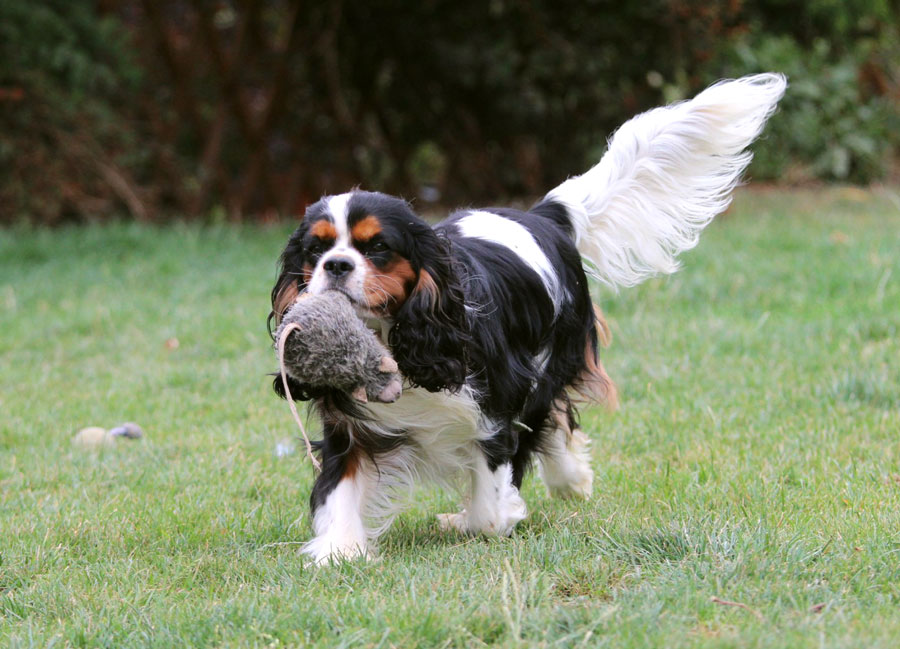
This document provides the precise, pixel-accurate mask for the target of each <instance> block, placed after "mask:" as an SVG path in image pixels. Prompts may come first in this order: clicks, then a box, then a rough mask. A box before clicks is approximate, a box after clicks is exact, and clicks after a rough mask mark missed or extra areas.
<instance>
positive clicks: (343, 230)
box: [328, 192, 352, 248]
mask: <svg viewBox="0 0 900 649" xmlns="http://www.w3.org/2000/svg"><path fill="white" fill-rule="evenodd" d="M351 196H352V194H350V193H349V192H348V193H346V194H338V195H337V196H331V197H329V199H328V211H329V212H330V213H331V218H332V219H333V220H334V228H335V230H337V241H335V247H338V248H340V247H344V246H348V245H350V228H349V225H348V224H347V219H348V218H349V215H348V213H347V212H348V204H349V203H350V197H351Z"/></svg>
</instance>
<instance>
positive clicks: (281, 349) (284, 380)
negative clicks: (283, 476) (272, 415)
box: [278, 322, 322, 473]
mask: <svg viewBox="0 0 900 649" xmlns="http://www.w3.org/2000/svg"><path fill="white" fill-rule="evenodd" d="M298 329H300V325H298V324H297V323H296V322H292V323H290V324H288V325H285V327H284V330H283V331H282V332H281V337H280V338H279V339H278V368H279V369H280V370H281V383H282V385H284V396H285V397H287V402H288V405H289V406H290V407H291V414H292V415H294V421H296V422H297V426H299V427H300V434H301V435H303V441H304V442H306V457H308V458H309V461H310V462H312V465H313V466H314V467H315V468H316V471H318V472H319V473H321V472H322V465H321V464H320V463H319V461H318V460H317V459H316V456H315V455H313V449H312V444H310V443H309V437H307V436H306V428H304V426H303V422H302V421H300V415H299V414H298V413H297V406H295V405H294V400H293V399H292V398H291V389H290V388H289V387H288V380H287V372H286V371H285V369H284V343H285V341H286V340H287V338H288V336H290V335H291V333H293V332H294V331H295V330H298Z"/></svg>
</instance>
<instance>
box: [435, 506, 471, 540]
mask: <svg viewBox="0 0 900 649" xmlns="http://www.w3.org/2000/svg"><path fill="white" fill-rule="evenodd" d="M437 520H438V527H440V528H441V531H444V532H450V531H452V530H456V531H457V532H462V533H463V534H468V533H469V519H468V517H467V516H466V510H465V509H464V510H462V511H461V512H459V513H458V514H438V515H437Z"/></svg>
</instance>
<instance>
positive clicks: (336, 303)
mask: <svg viewBox="0 0 900 649" xmlns="http://www.w3.org/2000/svg"><path fill="white" fill-rule="evenodd" d="M282 337H284V338H285V339H284V341H283V345H284V354H283V361H281V362H283V364H284V369H285V370H286V372H287V373H288V374H289V375H290V376H291V377H293V378H294V379H296V380H297V381H300V382H302V383H306V384H309V385H313V386H316V387H331V388H335V389H338V390H341V391H344V392H348V393H350V394H352V395H353V397H355V398H356V400H357V401H361V402H363V403H366V402H368V401H369V400H370V399H371V400H374V401H381V402H383V403H393V402H394V401H396V400H397V399H399V398H400V393H401V392H402V391H403V385H402V382H401V379H400V375H399V374H398V372H397V363H396V361H394V359H393V358H391V355H390V352H388V350H387V349H386V348H385V346H384V345H383V344H382V343H381V341H380V340H379V339H378V338H377V337H376V335H375V333H374V332H373V331H372V330H370V329H369V328H368V327H366V325H365V323H364V322H363V321H362V320H361V319H360V318H359V316H358V315H357V314H356V311H355V310H354V309H353V306H352V305H351V304H350V300H349V298H348V297H347V296H346V295H344V294H343V293H341V292H339V291H326V292H325V293H322V294H320V295H309V294H308V293H304V294H302V295H301V296H300V297H299V298H298V299H297V301H296V302H294V304H293V306H291V308H290V309H288V311H287V313H285V314H284V317H283V318H282V320H281V324H280V325H279V326H278V329H277V330H276V331H275V341H276V348H278V346H279V344H280V343H281V341H282Z"/></svg>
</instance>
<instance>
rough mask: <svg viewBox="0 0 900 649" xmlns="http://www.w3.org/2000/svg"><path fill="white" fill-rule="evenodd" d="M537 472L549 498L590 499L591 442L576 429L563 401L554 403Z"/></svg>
mask: <svg viewBox="0 0 900 649" xmlns="http://www.w3.org/2000/svg"><path fill="white" fill-rule="evenodd" d="M538 472H539V473H540V476H541V479H542V480H543V481H544V484H545V485H546V487H547V491H548V492H549V493H550V495H552V496H560V497H563V498H570V497H573V496H577V497H581V498H589V497H590V495H591V490H592V487H593V484H594V472H593V470H592V469H591V453H590V440H589V439H588V436H587V435H585V434H584V432H582V431H581V430H580V429H578V428H577V427H576V422H575V413H574V411H573V409H572V405H571V404H570V403H569V402H568V400H566V399H557V400H556V401H555V402H554V403H553V408H552V409H551V411H550V417H549V421H548V430H547V433H546V434H545V435H544V438H543V440H542V444H541V447H540V449H539V453H538Z"/></svg>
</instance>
